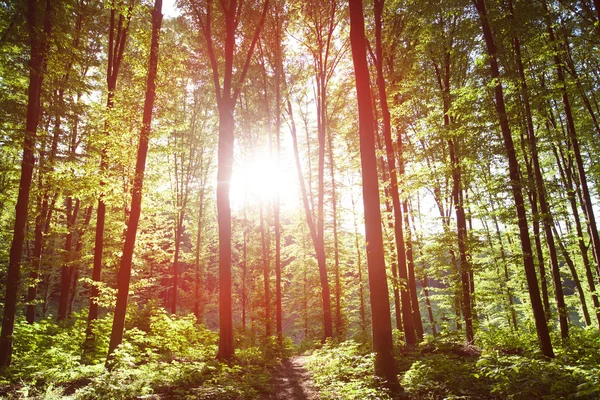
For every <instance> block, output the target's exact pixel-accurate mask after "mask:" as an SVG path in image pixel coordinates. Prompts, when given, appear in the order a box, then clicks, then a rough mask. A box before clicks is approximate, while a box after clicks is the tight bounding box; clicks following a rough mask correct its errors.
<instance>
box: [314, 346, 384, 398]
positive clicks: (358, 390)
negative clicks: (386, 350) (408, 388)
mask: <svg viewBox="0 0 600 400" xmlns="http://www.w3.org/2000/svg"><path fill="white" fill-rule="evenodd" d="M374 361H375V355H374V354H373V353H365V352H364V351H362V350H361V345H360V344H359V343H357V342H354V341H351V340H349V341H345V342H342V343H340V344H334V343H332V342H327V343H326V344H325V345H324V346H323V347H322V348H321V349H318V350H315V351H314V353H313V354H312V355H311V356H310V357H309V360H308V364H307V368H308V369H309V371H310V372H311V373H312V376H313V381H314V384H315V386H316V387H317V388H318V389H319V390H320V395H321V398H322V399H344V400H346V399H348V400H350V399H356V400H359V399H388V398H390V397H389V394H388V393H387V391H386V390H385V389H384V388H383V387H382V386H381V382H380V381H379V380H378V379H377V378H376V377H375V375H374V374H373V366H374Z"/></svg>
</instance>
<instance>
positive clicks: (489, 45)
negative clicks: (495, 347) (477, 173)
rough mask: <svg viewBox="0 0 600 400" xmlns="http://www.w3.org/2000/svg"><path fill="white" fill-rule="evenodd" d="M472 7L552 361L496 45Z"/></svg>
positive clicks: (541, 334) (542, 339)
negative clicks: (484, 45) (486, 61)
mask: <svg viewBox="0 0 600 400" xmlns="http://www.w3.org/2000/svg"><path fill="white" fill-rule="evenodd" d="M473 4H474V5H475V8H476V10H477V13H478V15H479V20H480V23H481V28H482V30H483V37H484V40H485V44H486V50H487V55H488V63H489V67H490V78H491V79H492V81H493V82H494V98H495V103H494V104H495V106H496V113H497V115H498V120H499V121H500V129H501V131H502V138H503V140H504V148H505V151H506V156H507V158H508V165H509V175H510V180H511V189H512V195H513V198H514V203H515V208H516V213H517V221H518V226H519V237H520V239H521V250H522V252H523V266H524V268H525V276H526V278H527V285H528V287H529V297H530V300H531V307H532V309H533V317H534V321H535V326H536V331H537V336H538V340H539V344H540V349H541V350H542V353H543V354H544V355H545V356H546V357H550V358H552V357H554V352H553V350H552V342H551V341H550V334H549V332H548V325H547V324H546V319H545V316H544V309H543V307H542V301H541V298H540V289H539V285H538V281H537V277H536V275H535V265H534V263H533V255H532V249H531V240H530V238H529V228H528V223H527V215H526V214H525V204H524V202H523V193H522V184H521V178H520V176H519V174H520V173H519V163H518V161H517V157H516V153H515V147H514V142H513V139H512V133H511V130H510V125H509V123H508V118H507V114H506V107H505V104H504V92H503V89H502V83H501V81H500V80H499V77H500V71H499V68H498V61H497V58H496V57H497V56H496V44H495V41H494V35H493V33H492V30H491V27H490V24H489V22H488V16H487V10H486V7H485V0H473Z"/></svg>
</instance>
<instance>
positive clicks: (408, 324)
mask: <svg viewBox="0 0 600 400" xmlns="http://www.w3.org/2000/svg"><path fill="white" fill-rule="evenodd" d="M383 5H384V0H375V1H374V13H375V41H376V42H375V43H376V45H375V54H376V69H377V88H378V93H379V103H380V107H381V114H382V117H383V118H382V119H383V139H384V143H385V151H386V156H387V165H388V172H389V176H390V194H391V195H392V206H393V211H394V236H395V238H396V252H397V254H398V275H399V278H400V281H401V282H400V284H401V285H400V298H401V300H402V323H403V327H404V339H405V341H406V344H407V345H408V346H412V345H414V344H416V343H417V337H416V335H415V327H414V322H413V315H412V314H413V313H412V306H411V298H410V291H409V290H410V289H409V280H408V272H407V267H406V247H405V242H404V232H403V226H402V224H403V219H402V209H401V206H400V194H399V191H400V187H399V186H398V177H397V175H396V156H395V154H394V145H393V142H392V128H391V119H390V111H389V108H388V103H387V94H386V90H385V80H384V77H383V49H382V45H381V24H382V23H381V19H382V12H383Z"/></svg>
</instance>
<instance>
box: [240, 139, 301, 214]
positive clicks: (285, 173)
mask: <svg viewBox="0 0 600 400" xmlns="http://www.w3.org/2000/svg"><path fill="white" fill-rule="evenodd" d="M292 159H293V158H291V157H289V155H288V154H286V152H285V150H284V149H283V148H282V154H281V156H280V160H279V162H277V157H276V155H275V154H274V153H271V152H270V151H269V149H268V148H258V149H254V150H252V151H250V152H249V153H247V154H243V155H238V156H236V160H235V163H234V166H233V174H232V177H231V188H230V192H229V199H230V202H231V207H232V208H233V209H234V210H239V209H241V208H243V207H244V205H245V204H248V205H250V204H261V203H262V204H267V203H272V202H274V201H275V200H276V199H277V195H278V194H279V203H280V205H281V207H282V208H285V207H289V206H293V205H294V204H296V203H297V202H298V182H297V180H298V178H297V175H296V170H295V167H294V165H292V164H290V162H289V160H292Z"/></svg>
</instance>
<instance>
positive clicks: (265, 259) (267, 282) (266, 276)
mask: <svg viewBox="0 0 600 400" xmlns="http://www.w3.org/2000/svg"><path fill="white" fill-rule="evenodd" d="M263 208H264V207H263V205H262V204H261V205H260V243H261V248H262V265H263V284H264V290H265V335H266V336H267V337H269V336H271V269H270V259H269V245H268V243H267V240H268V238H267V232H266V229H265V218H264V213H263Z"/></svg>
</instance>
